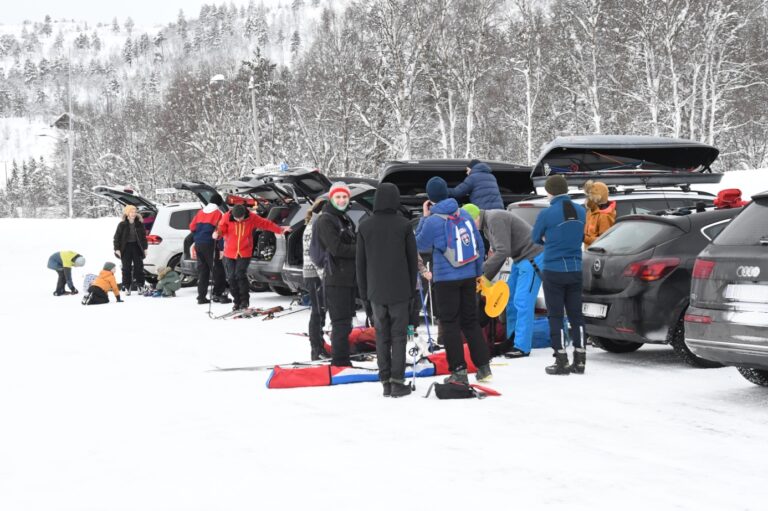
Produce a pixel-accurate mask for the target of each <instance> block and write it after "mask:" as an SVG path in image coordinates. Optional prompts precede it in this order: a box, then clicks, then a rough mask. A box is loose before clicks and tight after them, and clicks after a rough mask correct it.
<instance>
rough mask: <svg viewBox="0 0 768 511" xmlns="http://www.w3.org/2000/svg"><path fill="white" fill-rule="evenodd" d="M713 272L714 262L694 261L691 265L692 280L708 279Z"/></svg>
mask: <svg viewBox="0 0 768 511" xmlns="http://www.w3.org/2000/svg"><path fill="white" fill-rule="evenodd" d="M714 270H715V262H714V261H707V260H706V259H696V263H695V264H694V265H693V278H694V279H708V278H709V277H711V276H712V272H713V271H714Z"/></svg>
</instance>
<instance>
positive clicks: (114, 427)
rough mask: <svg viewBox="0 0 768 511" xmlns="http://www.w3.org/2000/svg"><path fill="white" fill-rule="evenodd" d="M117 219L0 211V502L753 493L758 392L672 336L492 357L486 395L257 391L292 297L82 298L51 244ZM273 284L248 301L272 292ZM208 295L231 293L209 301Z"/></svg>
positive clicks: (625, 500)
mask: <svg viewBox="0 0 768 511" xmlns="http://www.w3.org/2000/svg"><path fill="white" fill-rule="evenodd" d="M116 222H117V220H116V219H114V218H107V219H99V220H19V219H0V236H1V237H2V239H3V240H5V241H6V242H5V243H4V245H3V249H2V250H0V282H2V286H3V293H1V294H0V324H2V325H3V333H2V337H0V338H1V339H2V340H1V341H0V410H2V420H0V460H2V462H1V463H0V509H4V510H24V511H30V510H35V511H37V510H40V511H43V510H44V511H49V510H52V509H55V510H57V511H63V510H77V511H81V510H85V509H92V510H97V509H98V510H104V509H108V510H110V511H119V510H126V511H135V510H139V509H141V510H162V511H169V510H185V511H190V510H201V511H203V510H205V511H210V510H225V509H226V510H232V509H277V508H281V509H313V510H314V509H317V510H347V509H363V508H364V509H374V510H383V509H387V510H391V509H393V508H397V509H408V510H410V509H462V508H463V509H473V510H478V509H506V508H514V509H523V510H534V509H537V510H538V509H569V510H589V511H595V510H603V509H605V510H615V509H622V510H624V509H627V510H642V511H647V510H649V509H691V510H705V509H706V510H724V509H728V510H731V509H754V510H757V509H761V508H762V506H763V505H762V504H761V503H762V502H765V501H766V499H767V498H768V487H766V485H765V483H764V478H765V477H764V475H765V473H766V470H768V456H767V454H768V447H767V446H768V429H766V427H765V425H766V422H767V421H768V392H766V389H764V388H760V387H756V386H754V385H752V384H750V383H748V382H746V381H745V380H744V379H743V378H742V377H741V376H739V375H738V374H737V372H736V370H735V369H732V368H723V369H715V370H698V369H691V368H689V367H686V366H684V365H682V364H681V363H680V362H678V361H677V359H676V358H675V356H674V355H673V353H672V350H671V349H667V348H664V347H660V348H647V347H644V348H643V349H641V350H640V351H638V352H636V353H632V354H627V355H612V354H607V353H603V352H599V351H597V350H594V351H591V352H590V353H589V359H588V364H587V374H586V375H585V376H582V377H579V376H576V375H573V376H568V377H562V378H555V377H550V376H547V375H545V373H544V370H543V368H544V366H545V365H546V364H549V363H550V360H551V357H550V353H549V352H548V351H547V350H536V351H535V352H534V354H533V355H532V356H531V357H530V358H527V359H521V360H513V361H506V360H503V361H502V360H499V361H497V364H496V365H494V366H493V371H494V373H495V381H494V383H493V384H492V386H493V387H494V388H496V389H498V390H499V391H501V392H502V393H503V396H502V397H499V398H488V399H485V400H483V401H478V400H464V401H438V400H436V399H434V398H430V399H423V398H422V397H421V395H423V394H424V392H425V391H426V389H427V387H428V384H429V383H430V380H431V379H428V380H422V381H419V382H418V384H417V386H418V390H417V395H412V396H410V397H406V398H402V399H397V400H395V399H384V398H382V397H381V396H380V386H379V385H378V384H368V383H366V384H353V385H345V386H337V387H320V388H310V389H296V390H268V389H266V388H265V385H264V384H265V381H266V378H267V373H265V372H231V373H221V372H209V370H210V369H211V368H212V367H213V366H214V365H219V366H231V365H237V366H240V365H250V364H259V363H268V362H275V361H277V362H280V361H291V360H304V359H306V358H307V355H308V353H309V346H308V342H307V341H306V340H305V339H303V338H301V337H297V336H293V335H288V334H287V333H288V332H297V331H304V330H305V326H306V321H307V314H306V313H300V314H295V315H292V316H288V317H285V318H282V319H278V320H274V321H260V320H258V319H251V320H241V321H212V320H210V319H208V317H207V315H206V314H205V311H206V306H199V305H196V304H195V291H194V290H193V289H184V290H182V291H181V292H180V293H179V296H178V297H177V298H174V299H155V298H145V297H141V296H135V295H134V296H131V297H126V298H125V303H121V304H116V303H114V302H112V303H110V304H108V305H102V306H94V307H83V306H81V305H80V304H79V298H80V297H79V296H74V297H72V296H65V297H58V298H57V297H53V296H52V292H53V289H54V283H55V278H56V276H55V274H54V272H52V271H50V270H48V269H46V267H45V266H46V261H47V258H48V257H49V256H50V255H51V254H52V253H53V252H55V251H57V250H62V249H72V250H77V251H80V252H81V253H83V254H84V255H85V257H86V259H87V263H86V266H85V268H83V269H78V270H76V271H75V281H76V282H77V283H78V285H80V282H82V277H83V275H84V273H85V272H96V271H97V270H99V269H100V267H101V265H102V264H103V263H104V262H105V261H107V260H113V259H114V257H113V256H112V253H111V252H112V250H111V238H112V233H113V232H114V227H115V224H116ZM286 301H287V299H286V298H281V297H278V296H276V295H274V294H271V293H264V294H254V295H253V297H252V304H257V305H267V304H269V305H275V304H285V303H286ZM214 307H215V308H214V311H216V312H220V311H223V310H224V306H216V305H214Z"/></svg>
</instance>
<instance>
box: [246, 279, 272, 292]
mask: <svg viewBox="0 0 768 511" xmlns="http://www.w3.org/2000/svg"><path fill="white" fill-rule="evenodd" d="M248 288H249V289H250V290H251V291H253V292H254V293H263V292H264V291H269V284H267V283H266V282H256V281H255V280H250V281H248Z"/></svg>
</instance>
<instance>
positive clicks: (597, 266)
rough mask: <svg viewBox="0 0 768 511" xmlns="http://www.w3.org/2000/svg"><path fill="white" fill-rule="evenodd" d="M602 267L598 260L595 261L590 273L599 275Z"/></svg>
mask: <svg viewBox="0 0 768 511" xmlns="http://www.w3.org/2000/svg"><path fill="white" fill-rule="evenodd" d="M602 267H603V262H602V261H601V260H600V259H595V262H594V263H592V271H593V272H595V273H600V269H601V268H602Z"/></svg>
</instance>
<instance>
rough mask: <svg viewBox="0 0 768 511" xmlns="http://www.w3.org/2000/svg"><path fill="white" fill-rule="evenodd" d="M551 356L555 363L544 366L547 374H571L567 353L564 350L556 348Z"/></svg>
mask: <svg viewBox="0 0 768 511" xmlns="http://www.w3.org/2000/svg"><path fill="white" fill-rule="evenodd" d="M553 356H554V357H555V363H554V364H552V365H551V366H547V367H545V368H544V370H545V371H546V372H547V374H552V375H555V374H571V371H570V369H569V368H568V353H567V352H566V351H565V350H558V351H557V352H556V353H555V354H554V355H553Z"/></svg>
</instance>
